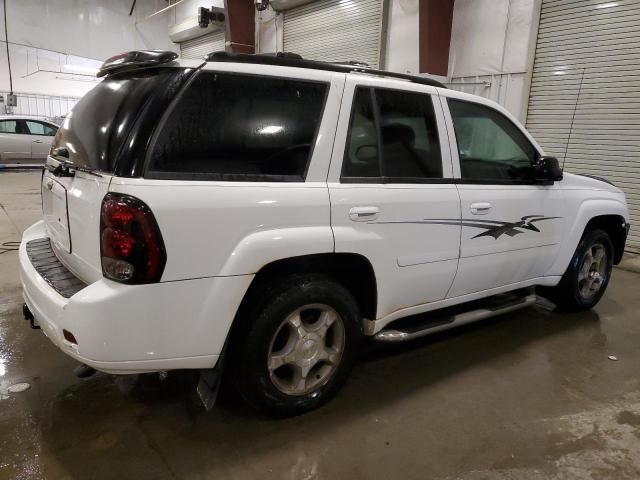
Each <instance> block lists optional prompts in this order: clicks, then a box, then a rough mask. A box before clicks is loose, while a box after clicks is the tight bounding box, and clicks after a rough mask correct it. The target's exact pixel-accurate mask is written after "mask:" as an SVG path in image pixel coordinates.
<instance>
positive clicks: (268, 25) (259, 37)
mask: <svg viewBox="0 0 640 480" xmlns="http://www.w3.org/2000/svg"><path fill="white" fill-rule="evenodd" d="M283 22H284V15H283V14H281V13H280V14H277V13H276V12H275V11H273V10H272V9H271V8H268V9H267V10H264V11H262V12H256V52H257V53H273V52H281V51H282V49H283V48H284V47H283V45H284V37H283V35H282V32H283Z"/></svg>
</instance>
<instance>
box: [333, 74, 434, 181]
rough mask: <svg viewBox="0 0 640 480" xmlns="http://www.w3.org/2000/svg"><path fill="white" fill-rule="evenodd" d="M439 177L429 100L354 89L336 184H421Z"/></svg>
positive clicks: (394, 92)
mask: <svg viewBox="0 0 640 480" xmlns="http://www.w3.org/2000/svg"><path fill="white" fill-rule="evenodd" d="M440 178H442V155H441V152H440V141H439V137H438V124H437V121H436V117H435V111H434V108H433V100H432V99H431V96H430V95H429V94H425V93H419V92H407V91H401V90H390V89H379V88H376V89H371V88H368V87H358V88H357V89H356V92H355V95H354V99H353V110H352V113H351V123H350V126H349V138H348V140H347V148H346V151H345V156H344V160H343V164H342V173H341V180H342V181H343V182H347V183H348V182H359V183H425V182H429V181H433V179H440Z"/></svg>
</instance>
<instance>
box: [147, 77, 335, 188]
mask: <svg viewBox="0 0 640 480" xmlns="http://www.w3.org/2000/svg"><path fill="white" fill-rule="evenodd" d="M327 90H328V84H326V83H320V82H311V81H301V80H294V79H284V78H273V77H259V76H251V75H241V74H228V73H217V72H207V71H204V72H200V73H198V76H197V77H196V78H195V79H194V80H193V82H192V83H191V85H189V87H188V88H187V90H186V91H185V92H184V93H183V95H182V97H181V98H180V99H179V100H178V103H177V105H176V106H175V108H174V109H173V111H171V112H170V113H169V115H168V117H167V120H166V122H165V124H164V126H163V127H162V129H161V131H160V132H159V135H158V136H157V140H156V141H155V146H154V147H153V150H152V152H151V156H150V158H149V164H148V169H147V173H146V174H145V176H146V177H147V178H175V179H207V180H228V181H302V180H304V178H305V176H306V171H307V166H308V164H309V160H310V157H311V154H312V151H313V145H314V143H315V138H316V134H317V131H318V127H319V125H320V120H321V118H322V111H323V108H324V102H325V98H326V94H327Z"/></svg>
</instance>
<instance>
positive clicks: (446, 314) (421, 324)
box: [373, 289, 537, 343]
mask: <svg viewBox="0 0 640 480" xmlns="http://www.w3.org/2000/svg"><path fill="white" fill-rule="evenodd" d="M536 300H537V296H536V294H535V293H533V290H530V289H526V290H519V291H516V292H511V293H507V294H501V295H495V296H493V297H489V298H486V299H482V300H476V301H474V302H470V303H468V304H466V305H465V304H462V305H456V306H454V307H449V308H445V309H443V310H441V311H437V310H436V311H433V312H428V313H423V314H420V315H414V316H411V317H407V318H401V319H398V320H396V321H394V322H391V323H390V324H389V326H388V327H387V328H385V329H384V330H382V331H380V332H379V333H377V334H376V335H374V336H373V339H374V340H376V341H378V342H389V343H395V342H405V341H407V340H413V339H414V338H419V337H424V336H425V335H431V334H433V333H436V332H440V331H442V330H448V329H450V328H454V327H458V326H460V325H465V324H467V323H472V322H477V321H478V320H483V319H485V318H489V317H495V316H496V315H501V314H503V313H508V312H513V311H514V310H519V309H521V308H525V307H528V306H530V305H533V304H534V303H536Z"/></svg>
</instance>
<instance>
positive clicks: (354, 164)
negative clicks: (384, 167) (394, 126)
mask: <svg viewBox="0 0 640 480" xmlns="http://www.w3.org/2000/svg"><path fill="white" fill-rule="evenodd" d="M380 176H381V175H380V160H379V158H378V134H377V130H376V124H375V119H374V114H373V102H372V97H371V89H370V88H363V87H360V88H358V89H356V92H355V96H354V99H353V111H352V112H351V124H350V126H349V139H348V141H347V151H346V152H345V157H344V160H343V162H342V177H357V178H378V179H379V178H380Z"/></svg>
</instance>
